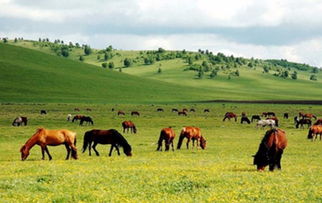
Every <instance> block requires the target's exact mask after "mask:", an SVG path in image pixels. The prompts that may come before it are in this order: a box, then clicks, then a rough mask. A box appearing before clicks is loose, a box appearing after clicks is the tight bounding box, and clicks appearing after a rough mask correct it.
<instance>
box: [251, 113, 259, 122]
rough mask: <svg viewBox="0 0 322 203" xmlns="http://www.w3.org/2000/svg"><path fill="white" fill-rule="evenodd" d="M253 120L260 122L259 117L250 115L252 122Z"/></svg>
mask: <svg viewBox="0 0 322 203" xmlns="http://www.w3.org/2000/svg"><path fill="white" fill-rule="evenodd" d="M254 120H256V121H259V120H261V117H260V116H259V115H252V122H253V121H254Z"/></svg>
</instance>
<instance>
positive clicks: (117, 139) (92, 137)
mask: <svg viewBox="0 0 322 203" xmlns="http://www.w3.org/2000/svg"><path fill="white" fill-rule="evenodd" d="M92 142H94V144H93V150H94V151H95V153H96V155H97V156H99V153H98V151H97V150H96V145H97V144H103V145H104V144H111V145H112V146H111V149H110V153H109V156H112V151H113V148H114V147H115V148H116V151H117V154H118V155H120V151H119V146H121V147H123V151H124V154H126V155H127V156H132V152H131V151H132V148H131V145H129V143H128V142H127V141H126V139H125V138H124V137H123V136H122V135H121V134H120V133H119V132H118V131H117V130H115V129H110V130H90V131H87V132H86V133H85V135H84V144H83V153H84V152H85V151H86V149H87V146H88V151H89V155H90V156H91V155H92V154H91V148H92Z"/></svg>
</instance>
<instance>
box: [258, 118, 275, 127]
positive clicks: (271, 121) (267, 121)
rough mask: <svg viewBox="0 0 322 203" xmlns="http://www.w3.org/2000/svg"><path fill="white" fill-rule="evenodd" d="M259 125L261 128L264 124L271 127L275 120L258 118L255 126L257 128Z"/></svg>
mask: <svg viewBox="0 0 322 203" xmlns="http://www.w3.org/2000/svg"><path fill="white" fill-rule="evenodd" d="M259 126H261V127H262V128H264V127H266V126H270V127H271V128H273V127H275V121H274V120H271V119H268V120H259V121H258V122H257V124H256V127H257V128H258V127H259Z"/></svg>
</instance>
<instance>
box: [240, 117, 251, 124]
mask: <svg viewBox="0 0 322 203" xmlns="http://www.w3.org/2000/svg"><path fill="white" fill-rule="evenodd" d="M244 122H246V123H248V124H250V120H249V119H248V118H247V116H242V118H241V120H240V123H241V124H243V123H244Z"/></svg>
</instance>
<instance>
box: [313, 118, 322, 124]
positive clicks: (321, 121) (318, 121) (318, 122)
mask: <svg viewBox="0 0 322 203" xmlns="http://www.w3.org/2000/svg"><path fill="white" fill-rule="evenodd" d="M314 125H322V119H318V120H317V121H316V122H315V123H314Z"/></svg>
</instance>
